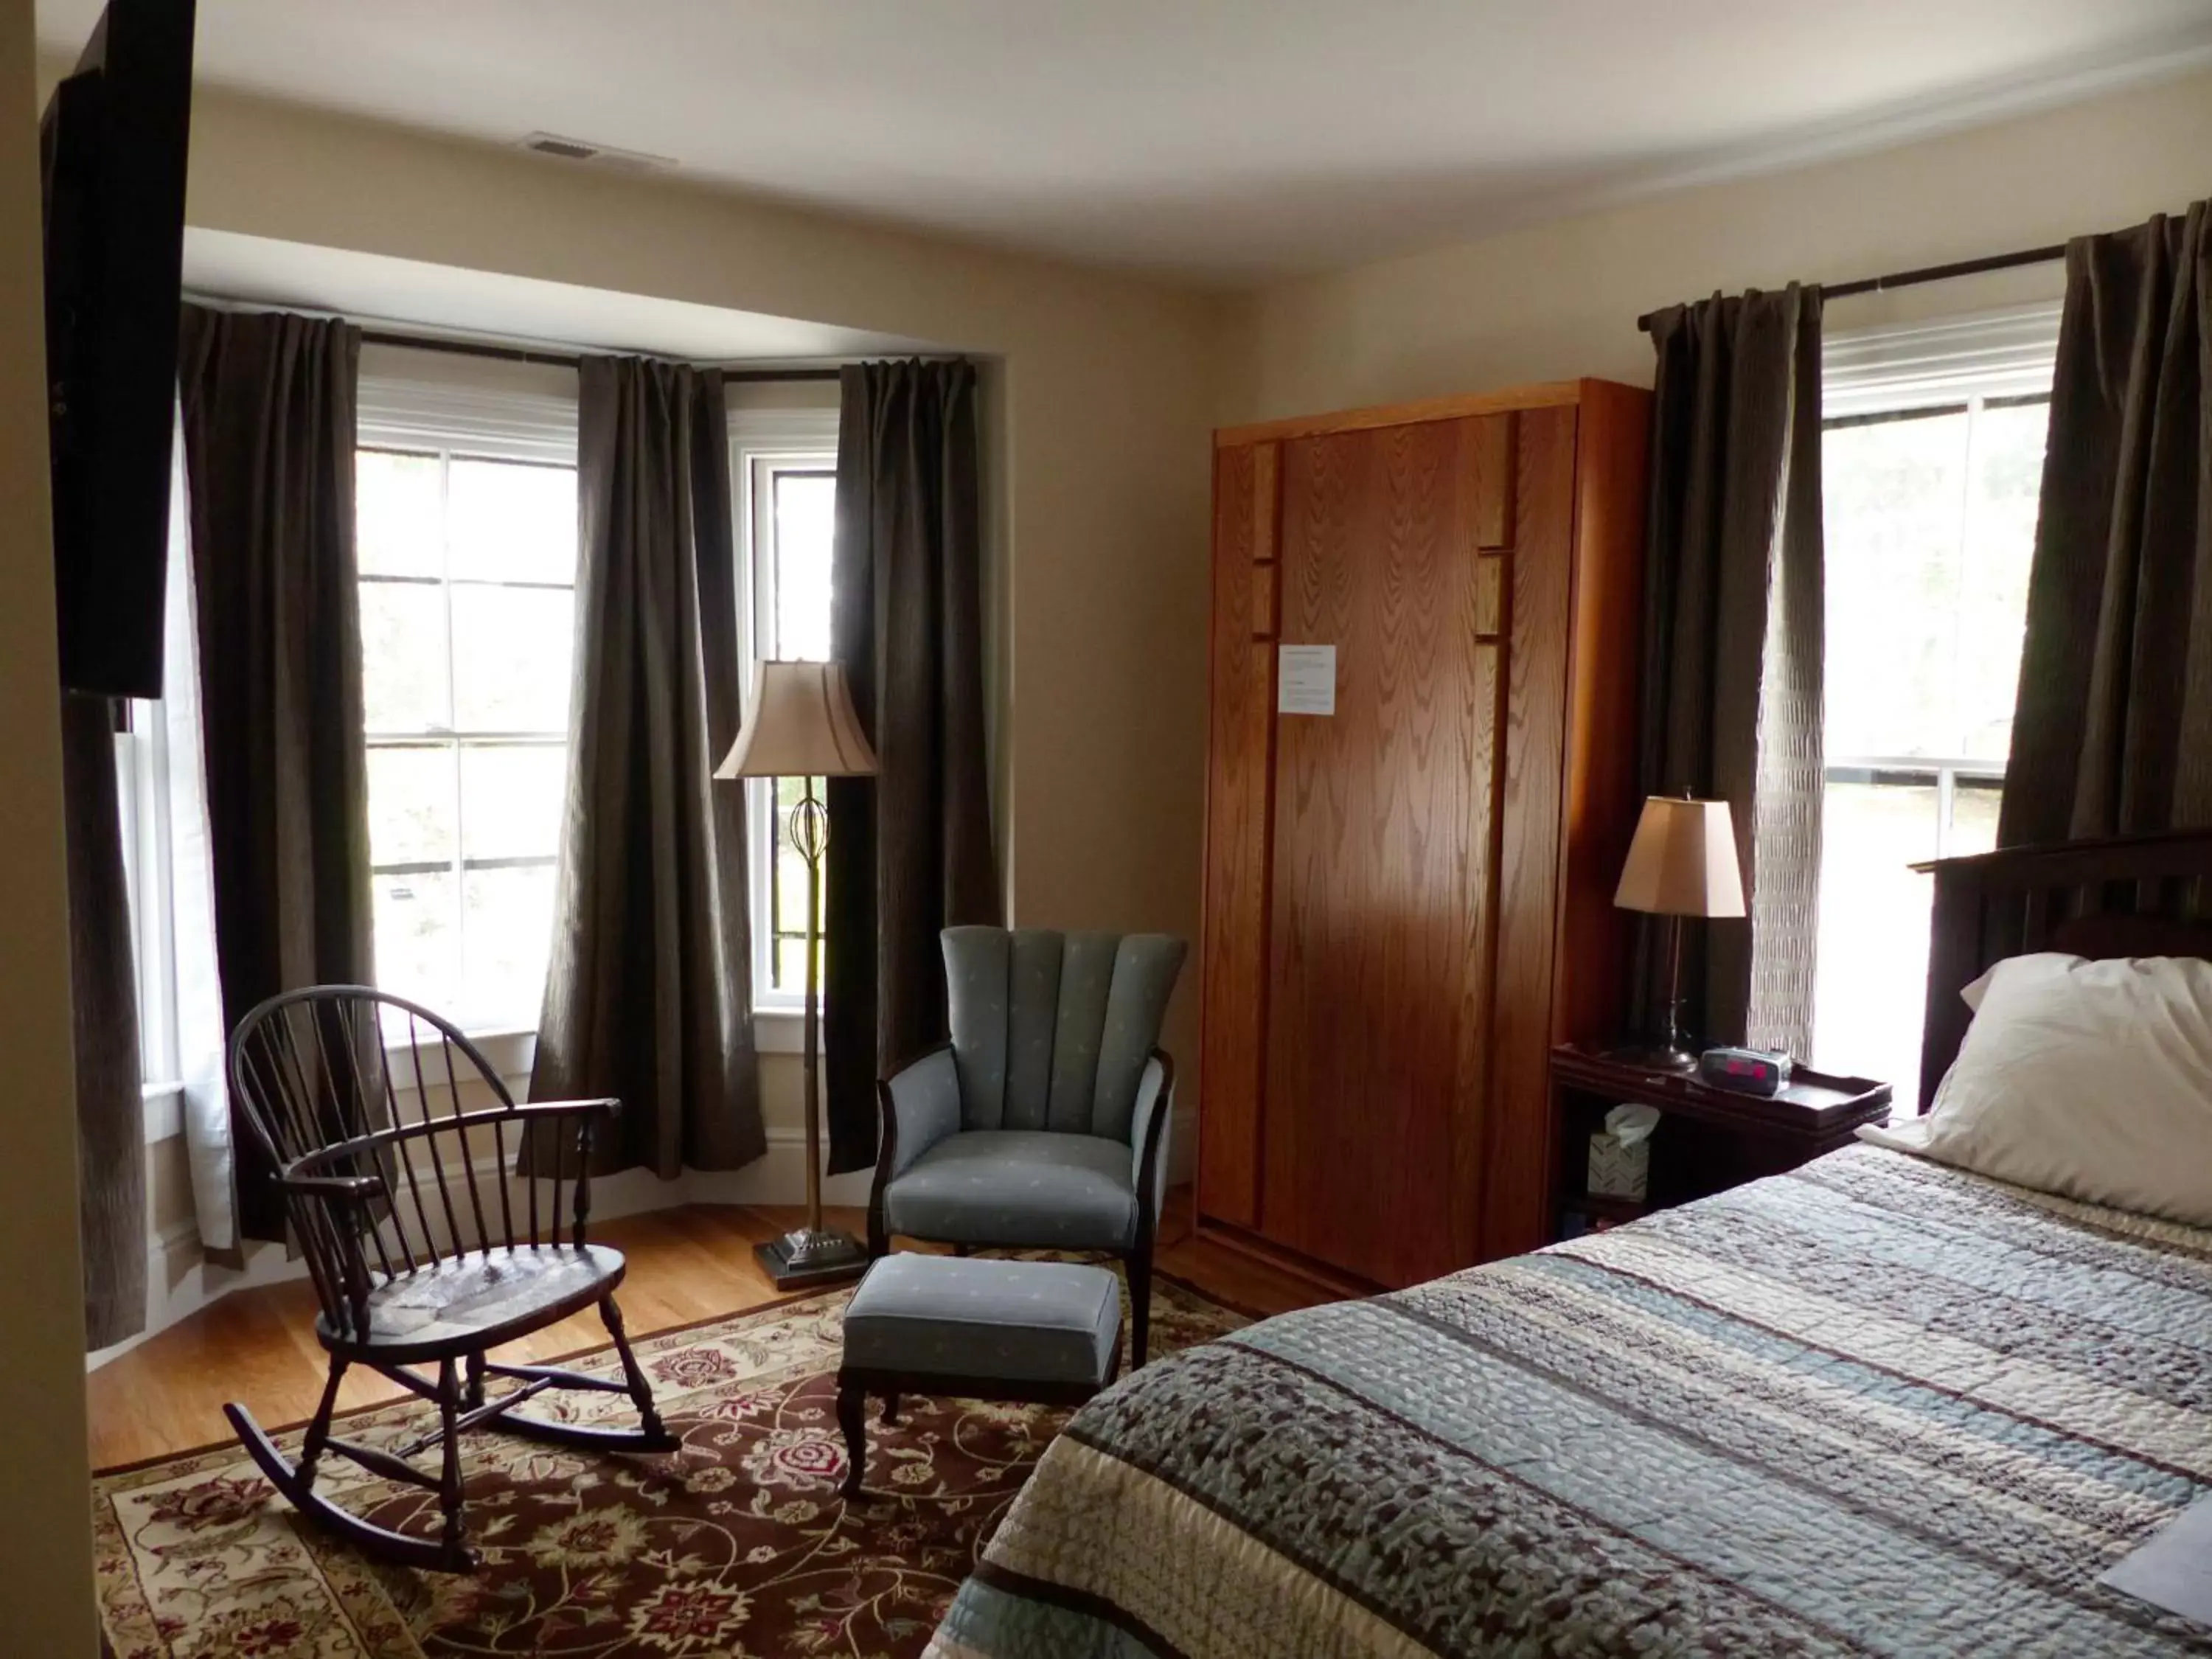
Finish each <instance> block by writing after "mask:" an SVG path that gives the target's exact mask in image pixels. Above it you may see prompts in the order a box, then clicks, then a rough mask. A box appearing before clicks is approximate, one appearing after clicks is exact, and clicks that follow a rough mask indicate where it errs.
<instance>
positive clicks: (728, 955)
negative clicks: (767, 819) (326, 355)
mask: <svg viewBox="0 0 2212 1659" xmlns="http://www.w3.org/2000/svg"><path fill="white" fill-rule="evenodd" d="M579 394H580V401H579V406H578V428H577V513H578V530H579V542H578V567H577V571H576V658H575V678H574V690H573V692H572V695H571V698H570V712H569V760H568V802H567V807H566V810H565V812H564V815H563V821H562V836H561V866H560V875H559V878H558V885H557V888H556V901H555V911H554V933H553V953H552V959H551V963H550V969H549V971H548V975H547V979H546V986H545V1003H544V1013H543V1016H542V1018H541V1019H540V1021H539V1026H538V1057H537V1061H536V1064H535V1066H534V1067H533V1069H532V1073H531V1078H530V1091H531V1094H532V1097H534V1098H537V1099H540V1100H550V1099H570V1098H576V1097H586V1096H592V1097H596V1096H602V1095H611V1096H615V1097H618V1098H619V1099H620V1100H621V1101H622V1103H623V1111H622V1115H621V1116H620V1117H619V1118H618V1119H617V1121H616V1126H615V1132H614V1135H613V1138H612V1140H611V1144H603V1145H601V1146H598V1147H596V1148H595V1149H594V1153H593V1159H592V1163H593V1167H594V1169H595V1170H599V1171H602V1172H604V1171H606V1170H617V1169H627V1168H630V1167H633V1166H635V1165H640V1164H642V1165H643V1166H645V1167H646V1168H647V1169H650V1170H653V1172H654V1173H655V1174H656V1175H659V1176H662V1177H663V1178H664V1179H672V1178H673V1177H675V1176H677V1175H678V1174H679V1173H681V1172H682V1170H684V1168H685V1167H686V1166H689V1167H690V1168H692V1169H698V1170H731V1169H736V1168H738V1166H739V1165H741V1164H749V1163H750V1162H751V1161H752V1160H753V1159H755V1158H758V1157H759V1156H760V1155H761V1154H762V1153H763V1152H765V1151H766V1150H767V1136H766V1133H765V1131H764V1129H763V1126H762V1122H761V1113H760V1082H759V1076H758V1066H757V1061H756V1060H755V1056H754V1049H753V1036H752V968H751V947H750V933H749V918H748V914H747V908H746V905H747V890H746V884H745V818H744V789H743V787H742V786H741V785H739V784H737V783H721V784H718V783H716V782H714V768H715V766H716V764H717V763H719V762H720V760H721V757H722V756H723V755H724V754H725V753H726V751H727V750H728V749H729V746H730V744H731V742H732V740H733V739H734V738H736V736H737V731H738V713H739V690H738V685H739V671H740V664H739V661H738V632H737V629H738V623H737V586H736V584H737V560H736V552H735V547H734V544H733V542H732V520H731V509H730V475H729V436H728V431H729V428H728V422H727V419H726V415H725V413H724V410H723V401H722V378H721V375H720V373H719V372H718V371H716V370H714V369H698V368H688V367H684V366H682V365H679V364H676V363H667V362H653V361H650V360H647V359H644V358H638V357H596V356H587V357H586V358H585V360H584V362H583V365H582V368H581V370H580V386H579ZM552 1158H553V1148H552V1146H551V1145H550V1143H545V1142H532V1144H530V1145H528V1146H526V1147H525V1149H524V1156H523V1160H522V1163H523V1167H524V1169H525V1170H526V1172H529V1173H534V1174H540V1175H544V1174H550V1173H551V1171H552V1168H553V1164H552Z"/></svg>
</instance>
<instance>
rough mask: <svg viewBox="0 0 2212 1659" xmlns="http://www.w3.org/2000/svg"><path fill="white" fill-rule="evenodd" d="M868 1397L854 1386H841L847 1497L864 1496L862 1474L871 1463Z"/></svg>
mask: <svg viewBox="0 0 2212 1659" xmlns="http://www.w3.org/2000/svg"><path fill="white" fill-rule="evenodd" d="M867 1413H868V1396H867V1393H866V1390H865V1389H861V1388H860V1387H858V1386H857V1385H855V1384H854V1383H839V1384H838V1385H837V1426H838V1427H840V1428H842V1430H844V1431H845V1496H846V1497H847V1498H858V1497H859V1496H860V1470H861V1468H862V1466H864V1465H865V1464H866V1462H867V1461H868V1428H867V1423H866V1417H867Z"/></svg>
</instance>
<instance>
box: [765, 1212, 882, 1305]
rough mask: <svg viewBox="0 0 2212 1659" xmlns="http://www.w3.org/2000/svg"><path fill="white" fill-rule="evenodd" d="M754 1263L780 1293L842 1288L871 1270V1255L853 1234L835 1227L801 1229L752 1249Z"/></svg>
mask: <svg viewBox="0 0 2212 1659" xmlns="http://www.w3.org/2000/svg"><path fill="white" fill-rule="evenodd" d="M753 1260H755V1261H757V1262H759V1263H760V1265H761V1271H762V1272H763V1273H766V1274H767V1275H768V1276H769V1280H770V1281H771V1282H772V1283H773V1284H774V1285H775V1287H776V1289H778V1290H779V1291H803V1290H806V1289H809V1288H811V1287H812V1286H814V1285H842V1284H843V1283H844V1282H845V1281H846V1280H848V1279H858V1278H859V1277H860V1275H861V1274H862V1273H866V1272H867V1270H868V1252H867V1250H866V1248H865V1247H864V1246H863V1245H862V1244H861V1243H860V1241H859V1240H858V1239H856V1238H854V1237H853V1236H852V1235H851V1234H850V1233H843V1232H839V1231H837V1230H836V1228H834V1227H818V1228H806V1227H800V1228H797V1229H794V1230H793V1231H791V1232H787V1233H786V1234H785V1235H784V1236H783V1237H781V1238H772V1239H770V1240H769V1242H768V1243H765V1244H756V1245H754V1246H753Z"/></svg>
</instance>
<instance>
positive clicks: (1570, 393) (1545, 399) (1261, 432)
mask: <svg viewBox="0 0 2212 1659" xmlns="http://www.w3.org/2000/svg"><path fill="white" fill-rule="evenodd" d="M1595 384H1597V383H1596V382H1595V381H1590V380H1557V381H1550V382H1547V383H1544V384H1541V385H1538V386H1515V387H1512V388H1511V389H1510V390H1508V391H1504V392H1472V393H1463V394H1460V395H1456V396H1453V397H1449V398H1422V399H1420V400H1419V401H1417V402H1414V403H1406V404H1376V405H1375V406H1374V407H1372V408H1369V409H1341V410H1335V411H1334V412H1333V413H1331V414H1327V415H1299V416H1292V417H1291V418H1290V419H1288V420H1281V421H1255V422H1251V423H1250V424H1249V425H1245V426H1225V427H1217V428H1214V433H1213V443H1214V447H1215V448H1217V449H1241V448H1243V447H1245V446H1246V445H1248V444H1255V443H1267V442H1276V443H1287V442H1289V441H1291V439H1293V438H1318V437H1325V436H1327V435H1329V434H1331V433H1338V432H1368V431H1373V430H1376V429H1377V428H1383V427H1398V426H1409V425H1412V424H1413V423H1414V422H1421V421H1459V420H1466V419H1468V418H1469V417H1470V416H1477V415H1502V414H1508V413H1510V412H1512V411H1514V410H1523V409H1558V408H1562V407H1571V406H1572V405H1573V404H1575V403H1576V402H1577V401H1578V400H1579V399H1580V398H1581V397H1582V395H1583V387H1584V386H1592V385H1595Z"/></svg>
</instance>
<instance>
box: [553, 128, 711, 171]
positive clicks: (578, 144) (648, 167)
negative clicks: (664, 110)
mask: <svg viewBox="0 0 2212 1659" xmlns="http://www.w3.org/2000/svg"><path fill="white" fill-rule="evenodd" d="M520 148H521V149H526V150H529V151H530V152H531V153H532V154H533V155H550V156H552V157H553V158H554V159H555V160H556V161H581V162H583V163H584V164H585V165H586V166H588V167H611V168H612V169H614V170H615V171H617V172H619V173H662V172H665V171H667V170H668V169H669V168H671V167H674V166H675V165H676V158H675V157H674V156H672V155H647V154H646V153H645V152H644V151H643V150H637V149H616V148H615V147H614V146H613V145H612V144H594V143H590V142H589V141H587V140H586V139H582V138H564V137H562V136H561V135H560V134H559V133H557V132H533V133H532V134H531V135H530V136H529V137H527V138H525V139H523V140H521V142H520Z"/></svg>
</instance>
